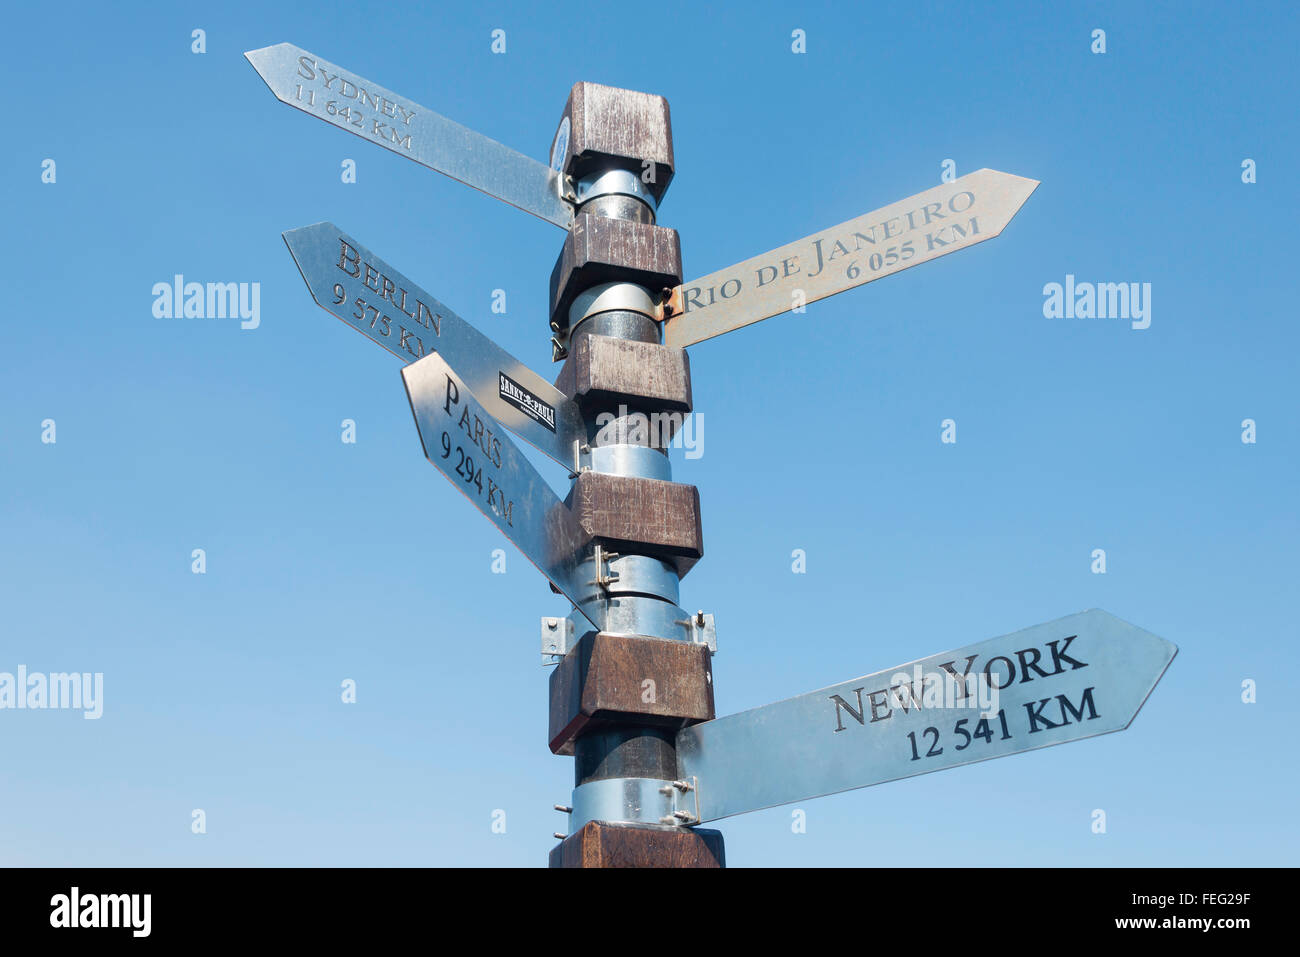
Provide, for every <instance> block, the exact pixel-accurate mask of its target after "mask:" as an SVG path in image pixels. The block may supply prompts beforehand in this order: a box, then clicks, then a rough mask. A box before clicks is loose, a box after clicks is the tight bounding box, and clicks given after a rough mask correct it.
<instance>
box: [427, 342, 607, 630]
mask: <svg viewBox="0 0 1300 957" xmlns="http://www.w3.org/2000/svg"><path fill="white" fill-rule="evenodd" d="M402 381H403V382H404V383H405V384H406V395H407V398H408V399H409V400H410V402H411V412H412V413H413V414H414V415H415V427H416V429H417V430H418V431H419V433H420V442H421V443H422V444H423V446H424V457H425V458H427V459H428V460H429V461H430V462H432V463H433V465H434V466H435V467H436V468H437V469H438V471H440V472H441V473H442V474H443V475H445V476H446V477H447V479H448V480H449V481H450V482H451V484H452V485H455V486H456V487H457V488H458V489H460V490H461V491H462V492H464V493H465V496H466V497H467V498H468V499H469V500H470V501H471V502H473V503H474V506H475V507H476V508H477V509H478V510H479V511H480V512H482V513H483V514H484V515H486V516H487V517H488V519H489V520H490V521H491V522H492V524H493V525H495V526H496V527H497V528H498V529H500V530H501V532H502V534H504V535H505V536H506V538H508V539H510V541H512V542H514V543H515V545H516V546H518V548H519V550H520V551H521V552H523V553H524V557H526V558H527V559H528V560H529V561H530V562H532V563H533V564H534V565H536V566H537V568H538V570H539V571H541V573H542V574H543V575H545V576H546V577H547V578H549V579H550V581H551V584H553V585H554V586H555V587H556V589H557V590H558V591H559V592H560V593H561V594H562V595H564V596H565V597H566V598H568V599H569V601H571V602H573V604H574V605H575V606H576V607H577V609H578V610H579V611H580V612H582V614H583V616H584V617H586V618H587V620H589V621H591V623H592V625H593V626H594V627H596V628H598V629H599V628H601V627H603V626H602V624H601V623H600V622H597V621H595V620H594V619H592V617H591V615H590V613H589V612H588V611H587V610H585V609H584V607H583V605H581V604H580V603H579V599H580V597H581V595H582V593H583V592H584V591H585V592H589V591H590V589H584V588H583V582H582V578H583V574H582V565H583V562H584V561H585V560H586V559H587V558H588V557H589V556H587V555H586V554H585V552H584V549H583V547H582V546H581V544H580V543H579V539H578V534H577V532H578V530H577V528H576V526H575V524H574V523H573V520H572V518H571V515H570V511H569V508H568V506H566V505H565V504H564V502H562V501H560V498H559V496H557V495H556V494H555V492H554V491H552V490H551V487H550V485H548V484H547V482H546V480H545V479H544V478H542V476H541V475H540V474H538V472H537V470H536V469H535V468H533V466H532V463H530V462H529V461H528V459H526V458H524V456H523V454H522V453H521V452H520V451H519V448H518V446H516V445H515V444H514V443H513V442H511V441H510V438H509V437H508V436H506V435H504V434H502V433H501V432H500V430H499V429H497V428H495V426H496V423H495V422H494V421H493V419H492V416H491V415H490V414H489V413H488V411H487V409H485V408H484V407H483V405H482V404H481V403H479V402H478V400H477V399H476V398H475V397H474V393H473V391H472V390H471V389H470V387H469V385H468V383H467V382H466V381H465V380H464V379H462V378H461V377H460V376H458V375H457V374H456V373H455V372H454V371H453V370H452V368H451V366H450V365H449V364H448V363H447V361H446V359H445V358H444V357H443V356H441V355H438V354H437V353H433V354H431V355H428V356H425V357H424V358H423V359H421V360H420V361H419V362H414V363H412V364H411V365H408V366H406V367H405V368H404V369H402ZM590 567H591V566H590V564H588V565H587V568H588V570H590Z"/></svg>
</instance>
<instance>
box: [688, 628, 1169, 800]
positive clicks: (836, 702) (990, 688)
mask: <svg viewBox="0 0 1300 957" xmlns="http://www.w3.org/2000/svg"><path fill="white" fill-rule="evenodd" d="M1177 653H1178V649H1177V648H1176V647H1175V646H1174V645H1173V644H1171V643H1170V642H1168V641H1165V640H1164V639H1163V638H1158V637H1156V636H1155V635H1153V634H1151V633H1150V632H1147V631H1143V630H1142V629H1141V628H1138V627H1136V626H1134V625H1130V624H1129V623H1128V622H1125V621H1121V620H1120V619H1118V618H1116V617H1114V616H1113V615H1110V614H1107V613H1106V612H1104V611H1101V610H1100V609H1093V610H1091V611H1085V612H1080V613H1079V614H1077V615H1070V616H1068V617H1066V618H1061V619H1058V620H1057V621H1052V622H1048V623H1047V624H1044V625H1035V626H1034V627H1032V628H1027V629H1025V630H1024V631H1018V632H1016V633H1014V634H1011V635H1004V636H1002V637H1001V638H992V639H990V640H988V641H983V642H980V643H979V644H975V645H970V646H968V647H966V648H959V649H957V650H956V651H949V652H946V653H944V654H942V655H934V656H932V657H930V658H923V659H922V660H920V661H914V662H912V663H911V664H906V665H901V666H899V667H898V668H892V669H890V670H888V671H881V672H878V673H876V674H873V675H867V676H865V677H862V678H855V679H853V680H852V681H846V682H844V683H842V684H838V685H832V686H831V687H829V688H823V689H821V690H820V691H812V692H809V693H808V694H804V695H799V696H798V697H796V698H788V699H786V700H785V701H778V702H776V703H774V704H769V705H765V706H763V707H761V708H754V709H753V710H751V711H742V712H740V713H739V714H733V715H728V716H727V717H723V718H717V719H715V720H713V721H706V722H704V723H702V724H697V725H693V726H691V727H689V728H686V729H684V730H683V731H681V732H679V733H678V735H677V758H678V774H679V776H680V777H682V778H684V779H687V780H690V779H691V778H694V779H695V782H694V783H695V788H696V793H697V797H698V800H699V820H700V821H712V820H716V819H718V818H722V817H728V816H729V815H732V814H743V813H745V812H746V811H756V810H758V809H760V808H765V807H772V806H775V805H778V804H787V803H789V802H791V801H802V800H807V799H809V798H814V797H820V796H821V795H824V794H833V793H835V792H837V791H847V790H850V789H853V788H863V787H869V786H870V785H873V784H881V783H883V782H885V781H895V780H898V779H899V778H906V777H911V776H912V775H916V774H925V773H927V772H929V771H942V770H944V769H945V768H953V767H956V766H958V765H961V764H971V763H974V762H976V761H987V760H988V759H989V758H1000V757H1004V756H1005V755H1008V754H1017V753H1019V752H1021V751H1032V750H1034V749H1036V748H1045V747H1048V746H1050V745H1053V744H1064V743H1066V742H1067V741H1077V740H1079V739H1081V738H1089V737H1092V736H1094V735H1098V734H1107V733H1109V732H1111V731H1122V730H1124V729H1125V728H1127V727H1128V726H1129V724H1130V723H1132V721H1133V719H1134V718H1135V717H1136V716H1137V713H1138V709H1139V708H1141V707H1142V703H1143V702H1144V701H1146V699H1147V696H1148V695H1149V694H1151V691H1152V689H1154V688H1155V686H1156V682H1157V681H1159V680H1160V677H1161V675H1163V674H1164V672H1165V669H1166V668H1167V667H1169V663H1170V662H1171V661H1173V658H1174V655H1176V654H1177Z"/></svg>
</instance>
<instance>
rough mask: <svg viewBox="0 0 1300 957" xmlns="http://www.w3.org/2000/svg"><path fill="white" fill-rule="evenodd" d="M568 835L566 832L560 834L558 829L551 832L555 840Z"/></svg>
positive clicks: (560, 839) (562, 838)
mask: <svg viewBox="0 0 1300 957" xmlns="http://www.w3.org/2000/svg"><path fill="white" fill-rule="evenodd" d="M568 836H569V835H567V834H561V833H560V832H559V831H555V832H553V833H552V834H551V837H553V838H555V839H556V840H557V841H562V840H564V839H565V838H566V837H568Z"/></svg>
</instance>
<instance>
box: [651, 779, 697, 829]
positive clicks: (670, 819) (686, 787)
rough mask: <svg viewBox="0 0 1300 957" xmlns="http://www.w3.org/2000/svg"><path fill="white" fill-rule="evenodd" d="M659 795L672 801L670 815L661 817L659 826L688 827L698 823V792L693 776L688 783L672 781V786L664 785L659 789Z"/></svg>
mask: <svg viewBox="0 0 1300 957" xmlns="http://www.w3.org/2000/svg"><path fill="white" fill-rule="evenodd" d="M659 793H660V794H665V795H669V796H671V797H672V799H673V810H672V813H671V814H667V815H665V816H664V817H661V818H660V819H659V823H660V824H676V825H677V826H679V827H689V826H690V825H692V824H699V823H700V792H699V789H698V788H697V787H696V779H695V777H694V776H692V777H691V779H690V780H689V781H674V782H672V784H666V785H664V786H663V787H661V788H660V789H659Z"/></svg>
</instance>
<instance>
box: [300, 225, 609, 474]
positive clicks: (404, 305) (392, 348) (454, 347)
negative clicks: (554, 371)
mask: <svg viewBox="0 0 1300 957" xmlns="http://www.w3.org/2000/svg"><path fill="white" fill-rule="evenodd" d="M284 241H285V244H286V245H287V246H288V247H289V252H290V253H292V254H293V258H294V261H295V262H296V263H297V264H298V271H299V272H301V273H302V278H303V280H304V281H305V282H306V283H307V288H308V290H310V292H311V295H312V298H313V299H315V300H316V304H317V305H318V306H320V307H321V308H322V309H324V310H325V311H326V312H328V313H330V314H331V315H333V316H337V317H338V318H339V319H342V320H343V321H344V322H346V323H347V324H348V325H350V326H351V327H352V328H353V329H356V330H357V331H358V332H360V333H361V334H362V335H364V336H366V337H367V338H368V339H371V340H372V341H374V342H376V343H378V344H379V345H381V346H383V347H384V348H385V349H387V350H388V351H389V352H391V353H392V354H393V355H395V356H397V357H398V358H399V359H401V360H402V361H403V362H414V361H415V360H417V359H419V358H422V357H423V356H425V355H427V354H429V353H431V352H433V351H434V350H437V351H438V352H439V353H441V354H442V357H443V358H444V359H445V360H446V361H447V362H448V363H449V364H450V365H451V367H452V368H453V369H454V370H455V371H456V374H457V375H458V376H459V377H460V378H461V379H462V380H463V381H464V382H465V383H466V384H467V385H468V386H469V388H470V391H471V392H473V393H474V396H475V398H476V399H477V400H478V401H480V402H482V403H483V406H484V408H486V409H487V410H488V413H489V414H490V415H491V416H492V418H494V419H496V420H497V421H498V422H500V423H501V424H502V425H504V426H505V427H506V428H508V429H510V430H511V431H512V432H514V433H515V434H516V435H518V436H520V437H521V438H522V439H524V440H525V441H526V442H529V443H530V444H532V445H534V446H536V447H537V448H538V449H539V450H540V451H542V452H545V453H546V454H547V455H549V456H550V457H551V458H553V459H555V461H557V462H559V463H560V464H561V465H563V466H565V467H566V468H570V469H571V468H573V465H574V457H575V450H576V446H577V445H578V444H579V443H580V441H585V440H586V436H587V430H586V429H587V427H586V426H585V425H584V424H583V421H582V414H581V412H580V411H579V410H578V407H577V405H576V404H575V403H574V402H573V400H572V399H570V398H569V397H568V396H566V395H565V394H564V393H563V392H561V391H560V390H559V389H557V388H555V386H553V385H552V384H551V383H550V382H548V381H547V380H545V379H543V378H542V377H541V376H539V375H538V374H537V373H536V372H534V371H533V370H532V369H530V368H528V366H526V365H524V364H523V363H522V362H520V361H519V360H518V359H516V358H515V357H514V356H512V355H511V354H510V353H508V352H506V350H505V349H503V348H501V347H500V346H499V345H497V344H496V343H495V342H493V341H492V340H491V339H489V338H488V337H487V336H485V335H484V334H483V333H481V332H479V331H478V329H476V328H474V327H473V326H472V325H470V324H469V323H468V322H466V321H465V320H464V319H462V318H461V317H460V316H458V315H456V313H454V312H452V311H451V310H450V309H448V308H447V307H446V306H445V305H443V304H442V303H441V302H439V301H438V300H437V299H435V298H434V297H433V296H431V295H429V293H428V292H426V291H425V290H424V289H422V288H420V287H419V286H417V285H416V284H415V283H413V282H412V281H411V280H410V279H408V278H407V277H406V276H404V275H403V274H402V273H400V272H398V271H397V270H396V269H394V268H393V267H392V266H390V265H389V264H388V263H386V262H384V260H382V259H380V258H379V257H378V256H376V255H375V254H374V253H373V252H371V251H370V250H369V249H367V248H366V247H365V246H363V245H361V244H360V243H359V242H357V241H356V240H355V239H353V238H352V237H351V236H349V235H347V234H346V233H344V232H343V231H342V230H340V229H339V228H338V227H337V226H335V225H334V224H333V223H317V224H316V225H314V226H304V227H302V228H301V229H291V230H289V231H288V232H286V233H285V234H284ZM503 377H504V378H503Z"/></svg>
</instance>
